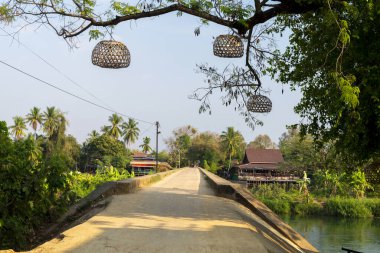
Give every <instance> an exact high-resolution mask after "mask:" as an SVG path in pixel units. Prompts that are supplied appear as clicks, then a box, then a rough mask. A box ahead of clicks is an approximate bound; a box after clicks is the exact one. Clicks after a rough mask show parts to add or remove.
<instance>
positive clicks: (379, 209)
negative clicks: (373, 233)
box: [362, 198, 380, 217]
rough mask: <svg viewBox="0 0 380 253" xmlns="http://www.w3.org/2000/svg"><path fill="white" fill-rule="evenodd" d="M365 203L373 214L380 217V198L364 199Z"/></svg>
mask: <svg viewBox="0 0 380 253" xmlns="http://www.w3.org/2000/svg"><path fill="white" fill-rule="evenodd" d="M362 201H363V202H364V205H365V206H366V207H367V208H368V209H369V210H371V212H372V215H373V216H375V217H380V199H379V198H376V199H363V200H362Z"/></svg>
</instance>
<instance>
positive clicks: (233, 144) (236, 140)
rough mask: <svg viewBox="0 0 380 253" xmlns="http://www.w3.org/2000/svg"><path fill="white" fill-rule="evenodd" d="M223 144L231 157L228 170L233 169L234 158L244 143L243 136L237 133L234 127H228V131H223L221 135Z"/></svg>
mask: <svg viewBox="0 0 380 253" xmlns="http://www.w3.org/2000/svg"><path fill="white" fill-rule="evenodd" d="M220 139H221V144H222V146H223V147H224V148H225V150H226V151H227V155H228V157H229V164H228V169H230V168H231V160H232V157H233V156H235V155H236V153H237V152H238V150H239V147H240V144H241V143H242V141H243V140H242V136H241V134H240V133H239V131H235V129H234V128H233V127H228V128H227V131H223V132H222V134H221V135H220Z"/></svg>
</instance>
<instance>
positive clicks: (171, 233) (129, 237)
mask: <svg viewBox="0 0 380 253" xmlns="http://www.w3.org/2000/svg"><path fill="white" fill-rule="evenodd" d="M146 177H152V176H151V175H149V176H146ZM207 179H208V180H209V182H207ZM134 180H137V179H134ZM227 184H228V183H227V181H225V180H223V179H221V178H219V177H217V176H215V175H213V174H212V175H211V174H209V173H208V172H205V171H203V170H199V169H197V168H186V169H182V170H179V171H178V172H176V173H173V174H171V175H169V176H167V177H165V178H164V179H163V180H162V181H160V182H158V183H155V184H153V185H151V186H149V187H145V188H143V189H141V190H139V191H137V192H135V193H132V194H124V195H114V196H112V197H111V198H112V201H111V202H110V204H109V205H108V206H107V207H106V208H105V210H103V211H102V212H100V213H98V214H97V215H95V216H93V217H91V218H90V219H88V220H87V221H85V222H84V223H82V224H80V225H78V226H75V227H73V228H71V229H68V230H66V231H64V232H62V234H61V236H59V238H55V239H53V240H51V241H48V242H46V243H44V244H42V245H41V246H39V247H37V248H35V249H34V250H32V252H91V253H94V252H175V253H177V252H256V253H261V252H263V253H264V252H318V251H317V250H316V249H315V248H314V247H313V246H312V245H310V244H309V243H308V242H307V241H306V240H305V239H303V238H302V236H300V235H299V234H298V233H297V232H295V231H294V230H292V229H291V228H290V227H289V226H287V225H286V224H284V223H282V222H281V220H279V219H278V217H277V216H275V215H274V214H273V213H271V211H270V210H269V209H267V208H266V207H265V206H263V205H262V204H261V203H259V202H257V203H255V200H253V199H251V197H249V196H248V195H247V193H246V192H239V191H240V190H239V189H238V188H236V189H235V188H234V187H235V186H233V187H230V186H228V185H227ZM135 185H138V184H135ZM129 187H130V186H129ZM236 187H238V186H236ZM242 191H243V190H242ZM119 193H120V192H119ZM217 194H218V195H224V196H225V197H226V196H227V197H228V196H229V195H230V198H231V196H232V195H233V196H234V197H235V200H238V201H239V202H241V203H243V204H244V205H245V206H246V207H245V206H243V205H241V204H239V203H238V202H237V201H234V200H232V199H227V198H222V197H218V196H216V195H217ZM231 194H232V195H231ZM250 205H252V206H250ZM247 207H248V208H249V209H248V208H247ZM250 209H251V210H250Z"/></svg>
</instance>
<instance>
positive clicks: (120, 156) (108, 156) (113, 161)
mask: <svg viewBox="0 0 380 253" xmlns="http://www.w3.org/2000/svg"><path fill="white" fill-rule="evenodd" d="M130 160H131V159H130V154H129V153H128V151H127V149H126V148H125V145H124V144H123V143H122V142H121V141H119V140H116V139H115V138H113V137H112V136H110V135H108V134H103V135H99V136H97V137H94V138H90V139H88V140H87V141H86V142H85V143H84V144H83V145H82V147H81V149H80V168H81V169H82V170H84V171H87V170H92V171H94V170H95V168H96V167H97V166H98V165H101V164H107V163H110V165H112V166H114V167H117V168H125V165H126V164H127V163H128V162H129V161H130ZM119 161H123V163H122V164H121V165H120V162H119Z"/></svg>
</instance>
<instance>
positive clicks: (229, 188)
mask: <svg viewBox="0 0 380 253" xmlns="http://www.w3.org/2000/svg"><path fill="white" fill-rule="evenodd" d="M199 169H200V171H201V172H202V173H203V174H204V175H205V176H206V178H207V179H208V181H209V183H210V184H211V186H212V187H213V188H214V189H215V191H216V193H217V195H218V196H220V197H224V198H228V199H232V200H235V201H236V202H238V203H240V204H242V205H243V206H245V207H247V208H248V209H250V210H251V211H252V212H253V213H254V214H256V215H257V216H259V217H260V218H261V219H262V220H264V221H265V222H266V223H268V224H269V225H270V226H271V227H273V228H274V229H276V230H277V231H278V232H280V233H281V234H282V235H283V236H285V237H286V238H288V239H289V240H291V241H292V242H293V243H295V244H296V245H298V246H299V247H300V248H301V249H302V250H303V251H304V252H307V253H317V252H319V251H318V250H317V249H316V248H315V247H314V246H313V245H311V244H310V243H309V242H308V241H307V240H306V239H305V238H303V236H302V235H300V234H299V233H298V232H296V231H295V230H294V229H293V228H291V227H290V226H289V225H288V224H286V223H285V222H283V221H282V220H281V219H280V218H279V217H278V216H277V215H276V214H275V213H273V211H272V210H271V209H269V208H268V207H267V206H266V205H265V204H264V203H262V202H261V201H259V200H257V199H255V198H254V197H253V196H252V194H251V193H250V192H249V191H248V190H247V189H245V188H243V187H242V186H241V185H239V184H234V183H231V182H230V181H228V180H225V179H223V178H221V177H219V176H217V175H215V174H213V173H211V172H209V171H207V170H205V169H202V168H199Z"/></svg>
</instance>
